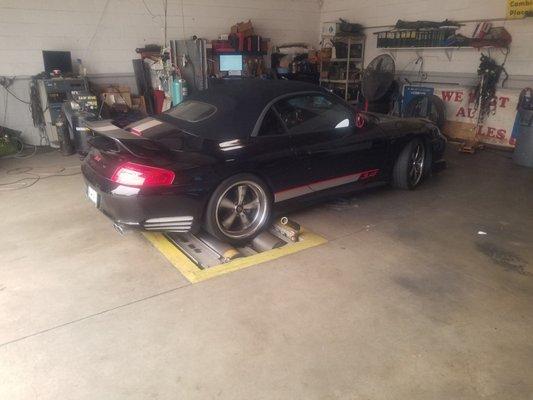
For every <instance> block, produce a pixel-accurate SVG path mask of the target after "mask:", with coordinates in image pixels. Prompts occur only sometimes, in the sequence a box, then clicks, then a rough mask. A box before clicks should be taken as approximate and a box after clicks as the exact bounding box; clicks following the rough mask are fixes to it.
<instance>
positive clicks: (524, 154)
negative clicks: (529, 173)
mask: <svg viewBox="0 0 533 400" xmlns="http://www.w3.org/2000/svg"><path fill="white" fill-rule="evenodd" d="M518 119H519V120H518V137H517V139H516V144H515V148H514V153H513V161H514V163H515V164H518V165H522V166H524V167H530V168H533V90H532V89H530V88H528V89H524V90H523V91H522V93H521V95H520V101H519V103H518Z"/></svg>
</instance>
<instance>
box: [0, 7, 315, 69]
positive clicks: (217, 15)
mask: <svg viewBox="0 0 533 400" xmlns="http://www.w3.org/2000/svg"><path fill="white" fill-rule="evenodd" d="M144 3H145V4H146V5H145V4H144ZM144 3H143V1H142V0H0V59H1V60H2V62H1V63H0V75H33V74H36V73H38V72H40V71H41V70H42V69H43V65H42V55H41V51H42V50H43V49H47V50H70V51H72V58H73V59H74V60H75V59H76V58H81V59H82V60H83V62H84V65H86V67H87V68H88V70H89V73H91V74H99V73H106V74H107V73H117V72H118V73H120V72H131V70H132V67H131V59H132V58H136V57H137V55H136V53H135V48H137V47H143V46H144V45H145V44H148V43H158V44H161V43H162V40H163V31H162V26H163V18H162V15H163V0H144ZM150 14H153V16H152V15H150ZM248 19H251V20H252V22H253V24H254V26H255V29H256V31H257V32H258V33H259V34H260V35H262V36H265V37H270V38H271V39H272V40H273V41H274V42H275V43H278V44H279V43H281V42H286V41H304V42H307V41H309V40H315V39H316V29H317V25H318V20H319V7H318V2H317V1H316V0H268V1H267V0H168V18H167V20H168V38H169V39H182V38H184V37H190V36H192V35H197V36H199V37H205V38H207V39H215V38H216V37H217V36H218V35H219V34H221V33H228V31H229V28H230V26H231V25H233V24H234V23H236V22H238V21H241V20H248Z"/></svg>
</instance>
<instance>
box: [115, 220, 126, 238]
mask: <svg viewBox="0 0 533 400" xmlns="http://www.w3.org/2000/svg"><path fill="white" fill-rule="evenodd" d="M113 228H115V230H116V231H117V232H118V233H120V234H121V235H124V233H126V229H124V225H120V224H117V223H116V222H115V223H114V224H113Z"/></svg>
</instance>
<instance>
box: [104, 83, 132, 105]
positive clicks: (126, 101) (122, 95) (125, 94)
mask: <svg viewBox="0 0 533 400" xmlns="http://www.w3.org/2000/svg"><path fill="white" fill-rule="evenodd" d="M101 98H102V101H104V102H105V103H106V104H107V105H108V106H110V107H113V105H115V104H122V105H126V106H128V107H129V108H131V104H132V103H131V89H130V88H129V86H123V85H119V86H109V87H107V88H106V89H105V90H104V91H103V92H102V97H101Z"/></svg>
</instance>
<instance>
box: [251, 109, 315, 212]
mask: <svg viewBox="0 0 533 400" xmlns="http://www.w3.org/2000/svg"><path fill="white" fill-rule="evenodd" d="M247 153H248V154H249V169H250V170H252V171H256V172H257V173H258V174H259V175H260V176H261V177H263V178H264V179H265V180H267V181H268V183H269V185H270V187H271V188H272V189H273V192H274V193H273V194H274V201H275V202H279V201H284V200H288V199H290V198H293V197H298V196H300V195H304V194H307V193H312V189H311V188H310V187H309V186H307V182H308V180H309V178H308V177H309V171H308V170H307V167H306V166H305V165H303V164H302V163H301V162H299V160H298V159H296V158H295V157H294V153H293V150H292V147H291V139H290V135H289V133H288V131H287V129H286V128H285V126H284V125H283V123H282V122H281V120H280V118H279V115H278V114H277V113H276V112H275V110H274V109H273V108H271V107H270V108H269V109H267V110H266V113H265V114H264V116H263V117H262V120H261V121H260V125H259V129H258V131H257V133H256V134H255V135H253V136H252V137H251V138H250V145H249V146H247Z"/></svg>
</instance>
